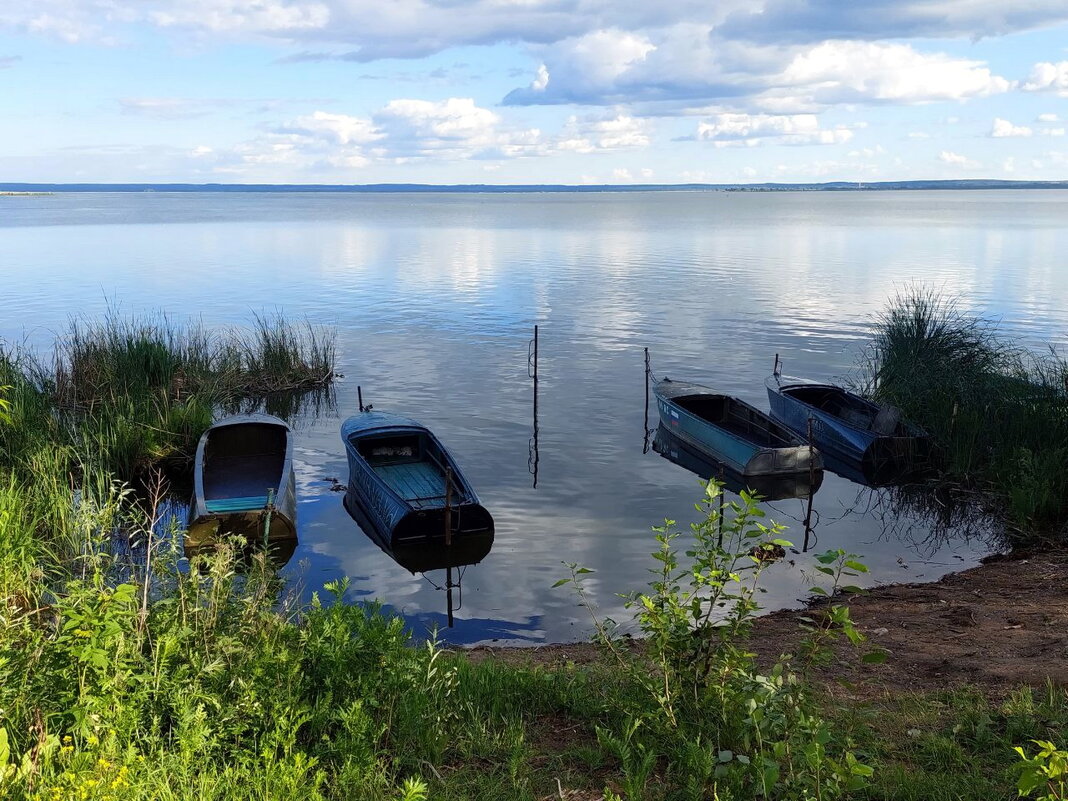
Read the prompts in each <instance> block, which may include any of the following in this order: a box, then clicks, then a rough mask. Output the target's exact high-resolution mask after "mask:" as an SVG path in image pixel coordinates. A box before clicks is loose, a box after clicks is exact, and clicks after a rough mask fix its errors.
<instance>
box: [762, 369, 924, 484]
mask: <svg viewBox="0 0 1068 801" xmlns="http://www.w3.org/2000/svg"><path fill="white" fill-rule="evenodd" d="M766 383H767V388H768V401H769V402H770V404H771V413H772V415H774V416H775V417H776V418H777V419H779V420H781V421H782V422H783V423H785V424H786V425H787V426H789V427H790V428H791V429H793V430H794V431H795V432H797V433H798V434H800V435H801V436H804V437H807V436H808V432H809V423H810V421H811V431H812V439H813V441H814V442H815V444H816V446H817V447H818V448H819V449H820V450H822V451H825V452H826V453H828V454H829V455H832V456H834V457H837V458H838V459H842V460H844V461H846V462H847V463H850V464H854V465H856V466H857V467H858V468H859V469H860V470H861V471H862V472H864V473H871V474H875V473H879V472H883V471H885V470H887V469H890V468H893V467H894V466H897V467H900V466H902V465H916V466H919V465H920V464H921V463H923V462H925V461H926V460H927V457H928V456H929V453H930V437H929V435H928V434H927V432H926V431H924V430H923V429H921V428H920V427H919V426H916V425H913V424H912V423H910V422H908V421H907V420H905V419H904V418H903V417H902V415H901V410H900V409H898V408H897V407H895V406H889V405H879V404H876V403H872V402H871V401H869V400H865V399H864V398H862V397H860V396H859V395H856V394H854V393H852V392H850V391H849V390H846V389H843V388H842V387H839V386H836V385H834V384H821V383H818V382H815V381H806V380H805V379H800V378H789V377H787V376H783V375H781V374H780V373H779V372H778V369H777V368H776V371H775V374H774V375H772V376H771V377H770V378H769V379H768V380H767V382H766Z"/></svg>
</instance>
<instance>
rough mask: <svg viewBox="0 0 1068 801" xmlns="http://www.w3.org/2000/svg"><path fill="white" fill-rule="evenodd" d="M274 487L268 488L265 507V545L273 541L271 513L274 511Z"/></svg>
mask: <svg viewBox="0 0 1068 801" xmlns="http://www.w3.org/2000/svg"><path fill="white" fill-rule="evenodd" d="M274 492H275V491H274V489H268V490H267V506H266V507H264V512H265V514H264V516H263V547H265V548H266V547H267V544H268V543H269V542H270V541H271V515H272V513H273V512H274Z"/></svg>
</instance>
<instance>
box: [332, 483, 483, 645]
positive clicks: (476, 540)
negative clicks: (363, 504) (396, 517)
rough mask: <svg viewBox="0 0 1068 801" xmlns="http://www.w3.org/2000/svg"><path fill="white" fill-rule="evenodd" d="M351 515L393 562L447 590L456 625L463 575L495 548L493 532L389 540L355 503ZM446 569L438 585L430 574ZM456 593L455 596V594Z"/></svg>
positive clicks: (348, 507) (449, 610)
mask: <svg viewBox="0 0 1068 801" xmlns="http://www.w3.org/2000/svg"><path fill="white" fill-rule="evenodd" d="M345 509H346V510H347V511H348V513H349V516H350V517H352V519H353V520H355V521H356V524H357V525H358V526H359V527H360V530H361V531H363V533H364V536H366V537H367V538H368V539H369V540H371V542H373V543H374V544H375V545H377V546H378V547H379V548H381V549H382V551H383V552H384V553H385V554H386V555H387V556H389V557H390V558H391V559H392V560H393V561H394V562H396V563H397V564H398V565H400V566H401V567H403V568H404V569H405V570H407V571H408V572H409V573H411V574H412V575H413V576H414V575H416V574H417V573H421V574H422V575H423V578H425V579H426V580H427V581H428V582H429V583H430V584H431V585H432V586H433V587H434V588H435V589H438V590H442V591H444V593H445V604H446V612H447V613H448V621H449V628H452V627H453V622H454V621H453V613H454V612H456V611H458V610H459V609H461V608H462V607H463V587H462V586H461V585H462V582H463V577H464V573H465V572H466V570H467V568H468V567H469V566H470V565H477V564H478V563H479V562H481V561H482V560H483V559H485V558H486V556H487V555H488V554H489V552H490V550H491V549H492V548H493V531H492V530H488V531H477V532H472V533H466V534H464V535H462V536H454V537H451V538H450V540H449V541H446V540H445V538H444V537H440V538H439V537H424V538H421V539H419V540H417V541H413V542H397V543H389V542H386V541H385V540H384V539H383V538H382V537H380V536H378V534H377V531H376V529H375V528H374V526H372V525H370V524H369V523H368V521H367V518H366V517H365V516H364V515H363V514H362V512H361V510H360V509H359V507H358V506H356V505H350V504H345ZM438 570H444V571H445V583H444V584H438V583H437V582H435V581H434V580H433V579H432V578H431V577H430V576H429V575H427V574H429V573H433V572H434V571H438ZM454 592H455V595H454Z"/></svg>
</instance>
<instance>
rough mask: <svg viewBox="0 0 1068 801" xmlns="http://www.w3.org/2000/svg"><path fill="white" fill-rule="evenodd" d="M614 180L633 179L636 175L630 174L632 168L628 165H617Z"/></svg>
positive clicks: (613, 175)
mask: <svg viewBox="0 0 1068 801" xmlns="http://www.w3.org/2000/svg"><path fill="white" fill-rule="evenodd" d="M612 180H613V181H633V180H634V176H633V175H631V174H630V170H628V169H627V168H626V167H616V169H614V170H612Z"/></svg>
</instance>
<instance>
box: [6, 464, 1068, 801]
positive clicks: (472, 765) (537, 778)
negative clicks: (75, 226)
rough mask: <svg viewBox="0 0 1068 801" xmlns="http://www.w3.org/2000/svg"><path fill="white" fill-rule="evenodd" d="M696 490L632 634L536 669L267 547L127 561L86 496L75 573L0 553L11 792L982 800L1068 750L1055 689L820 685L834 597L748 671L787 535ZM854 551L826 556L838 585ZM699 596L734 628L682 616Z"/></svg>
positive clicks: (9, 497) (112, 524)
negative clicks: (782, 648)
mask: <svg viewBox="0 0 1068 801" xmlns="http://www.w3.org/2000/svg"><path fill="white" fill-rule="evenodd" d="M25 492H26V490H25V488H21V487H19V486H17V485H11V486H10V487H9V488H8V490H7V494H6V495H5V494H3V493H0V542H2V543H3V544H5V545H12V544H16V543H19V542H22V543H32V541H33V537H34V531H33V526H34V520H33V515H32V514H26V513H25V510H27V509H29V508H32V505H33V504H32V502H31V501H29V500H27V499H26V498H25V497H24V493H25ZM707 500H708V501H709V502H710V503H711V504H712V507H713V508H709V507H707V506H706V510H707V511H708V512H709V514H708V518H707V520H706V521H705V523H704V524H702V529H703V530H695V531H694V532H691V533H688V534H687V535H686V537H685V547H687V548H688V549H690V550H692V551H693V552H695V553H696V561H697V566H696V567H694V568H691V567H685V568H682V567H679V566H678V564H677V563H676V561H675V556H674V554H675V545H676V544H678V543H679V540H678V538H677V537H676V535H675V533H674V531H673V530H672V529H671V528H670V527H669V528H667V529H665V531H663V532H661V535H660V536H661V538H662V539H661V543H660V545H661V547H660V549H659V550H658V551H657V559H656V562H655V564H656V565H657V566H658V568H660V570H661V572H660V575H659V576H657V577H655V578H654V580H653V581H652V583H651V584H650V587H649V588H647V590H646V591H645V592H644V593H639V594H636V595H634V596H632V600H633V602H634V606H633V608H634V609H635V612H636V614H637V616H638V618H639V622H640V624H641V625H642V627H643V630H644V633H645V634H646V636H647V639H646V641H645V643H644V645H642V646H637V645H635V644H633V643H630V642H628V641H626V640H625V639H616V638H614V637H612V636H611V634H610V630H609V629H608V628H603V630H604V631H605V632H606V633H607V635H608V636H607V637H606V638H605V639H604V640H603V641H602V647H601V649H600V650H599V651H598V652H597V653H598V655H597V656H595V657H594V658H593V659H586V660H581V661H572V660H570V659H568V658H566V656H564V657H563V658H561V659H558V660H556V661H555V662H554V663H552V664H539V663H538V662H537V661H536V660H535V659H534V658H530V659H529V661H526V660H524V659H523V657H518V658H513V659H508V660H504V659H497V658H482V659H477V660H475V659H471V658H469V657H468V656H467V655H466V654H465V653H462V652H461V653H450V652H447V651H444V650H442V649H441V648H439V647H438V646H436V645H434V644H433V643H431V644H430V645H425V644H424V645H417V644H413V642H412V641H411V640H410V639H409V636H408V633H407V632H406V631H405V630H404V625H403V622H402V621H401V620H400V619H398V618H395V617H390V616H387V615H384V614H382V613H381V612H380V611H379V610H378V609H377V608H375V607H374V606H373V605H372V606H351V605H346V604H343V603H339V602H338V599H339V598H340V597H341V596H342V595H343V593H344V591H345V584H344V583H343V582H339V583H337V584H332V585H328V586H327V587H326V588H325V589H324V591H323V594H322V596H321V599H317V600H315V601H313V602H311V603H309V604H299V603H296V602H295V601H294V600H293V599H291V598H288V597H287V596H286V595H285V594H284V593H283V592H282V588H281V587H280V586H279V584H278V581H277V579H276V578H275V576H274V574H273V572H272V571H270V570H269V569H267V567H266V565H265V564H264V562H263V558H262V556H259V557H257V558H256V559H255V560H254V562H253V565H252V567H251V568H246V569H244V570H243V571H242V572H241V573H238V572H236V571H235V569H234V566H235V563H234V559H235V553H234V551H233V550H230V549H228V548H223V549H221V550H220V551H219V552H217V553H216V554H215V555H214V556H213V557H212V558H211V559H210V560H205V561H203V562H202V563H201V564H200V565H199V566H198V567H194V569H191V570H188V571H182V570H179V569H177V568H178V566H179V565H178V559H179V557H180V555H181V553H180V546H179V541H178V540H177V539H171V538H160V539H159V540H158V541H157V544H156V545H155V546H154V548H153V552H152V553H153V558H152V559H151V561H149V560H146V559H144V558H143V556H144V555H143V554H141V555H137V556H136V558H131V554H130V553H129V551H128V550H127V549H126V548H125V547H124V543H126V542H128V541H129V540H131V539H132V540H133V541H135V542H140V543H145V542H146V541H147V536H146V535H147V529H148V528H149V527H150V526H151V524H152V513H151V511H150V512H149V513H148V514H147V515H145V513H144V512H143V510H142V509H141V508H140V507H133V506H130V505H129V504H128V503H126V501H125V500H124V499H123V497H122V493H121V491H120V490H119V489H118V488H115V487H112V488H110V489H107V490H105V491H104V492H103V494H100V495H95V494H87V495H85V496H83V497H82V499H81V502H80V503H79V504H78V505H77V507H76V509H75V510H74V511H73V512H72V516H71V518H70V520H69V525H70V527H71V535H72V537H75V538H76V537H81V538H82V540H83V541H82V547H81V551H80V556H79V558H78V559H77V560H76V561H75V562H74V563H73V565H72V567H71V569H69V570H68V571H67V572H65V573H63V574H61V575H52V576H50V577H46V576H44V575H43V573H42V572H41V571H37V570H34V569H33V567H32V562H33V558H32V545H27V548H29V549H30V550H24V551H23V554H22V557H21V560H22V563H23V570H22V571H21V572H19V571H17V570H14V571H13V570H12V568H13V566H15V565H17V564H18V563H19V560H18V559H16V556H15V555H14V551H15V549H13V548H8V547H4V548H0V564H2V565H3V570H2V571H0V576H2V577H3V583H2V584H0V587H2V589H3V599H2V600H3V606H2V608H0V797H3V798H5V799H13V801H24V800H27V801H28V800H30V799H33V800H34V801H37V800H38V799H40V800H41V801H50V800H51V799H98V800H99V801H107V800H110V799H115V801H118V800H119V799H123V800H124V801H125V800H126V799H146V800H147V799H198V801H202V800H203V799H219V801H231V800H232V799H250V801H251V799H286V800H287V801H288V800H289V799H308V800H309V801H313V800H314V801H318V800H319V799H381V800H382V801H394V800H395V799H408V800H409V801H414V800H415V799H422V798H430V799H500V798H508V799H529V800H530V801H534V800H535V799H549V798H553V799H560V798H563V799H570V800H571V801H574V799H607V800H608V801H613V799H627V801H639V800H641V799H645V800H646V801H675V800H676V799H694V800H695V801H696V800H697V799H723V800H724V801H726V799H734V800H735V801H740V800H741V799H757V798H775V799H826V800H827V801H830V799H837V798H855V799H872V801H874V800H875V799H916V801H919V799H925V800H929V801H942V800H943V799H944V801H951V799H952V800H953V801H960V799H967V800H969V801H970V800H971V799H975V801H980V799H981V800H982V801H988V800H989V799H1001V798H1003V799H1009V798H1013V797H1015V795H1016V792H1015V789H1014V788H1015V786H1016V781H1017V777H1018V776H1019V773H1020V772H1019V770H1018V768H1017V767H1016V765H1017V763H1019V761H1020V760H1019V758H1018V757H1017V756H1016V755H1015V754H1014V752H1013V750H1012V746H1014V745H1025V746H1028V750H1029V751H1033V750H1035V749H1034V748H1033V747H1030V746H1029V741H1030V740H1032V739H1043V740H1047V739H1049V740H1055V741H1057V742H1059V743H1062V744H1063V742H1064V736H1065V733H1066V732H1065V723H1066V722H1068V698H1066V695H1065V691H1064V689H1063V688H1053V687H1048V688H1045V689H1042V688H1039V690H1038V691H1036V692H1034V693H1032V692H1031V691H1030V690H1022V691H1020V692H1018V693H1015V694H1013V695H1011V696H1010V697H1008V698H1004V699H1000V698H991V697H988V696H986V695H984V694H981V693H978V692H974V691H969V690H966V689H964V690H955V691H938V692H927V693H915V694H903V695H896V696H895V695H889V696H883V695H879V694H877V693H876V694H872V693H871V692H868V693H862V694H859V695H854V694H852V693H849V692H846V693H843V692H842V689H841V688H840V687H837V688H836V687H835V686H834V685H833V684H832V685H829V686H824V685H823V684H822V683H820V682H819V681H816V680H814V679H813V678H812V677H810V676H809V673H808V670H809V667H810V666H811V665H821V666H823V669H824V670H827V669H829V667H830V666H829V665H828V664H827V662H828V655H829V652H828V651H827V650H826V649H825V648H823V647H822V644H823V643H825V642H826V641H827V638H833V637H835V636H836V635H837V637H838V638H839V639H841V638H847V639H848V638H849V637H851V636H853V635H855V634H857V632H855V631H853V630H852V629H851V627H850V625H849V619H848V614H847V612H846V611H845V609H844V607H841V606H837V605H836V604H834V603H833V602H832V603H831V604H829V605H828V606H825V607H824V608H823V610H822V612H820V613H816V612H814V613H813V614H812V617H811V618H810V620H811V623H810V624H809V625H808V631H806V632H804V633H803V636H802V637H800V638H799V640H798V643H799V645H798V648H796V649H794V653H795V656H794V657H784V658H781V659H778V660H773V661H772V664H771V665H769V666H767V667H766V669H759V668H758V667H757V663H756V662H755V661H754V659H753V658H752V656H751V655H749V654H748V649H747V637H748V636H750V634H751V623H752V618H751V613H752V611H753V606H754V603H753V599H754V598H755V597H756V593H757V592H758V588H759V583H760V577H759V572H760V570H761V563H762V562H763V561H764V560H762V559H759V558H758V559H757V560H756V561H753V560H752V559H750V558H749V556H748V555H749V554H751V553H752V552H753V549H754V548H756V549H757V553H759V552H760V551H761V550H762V549H763V545H765V544H767V543H769V542H770V541H771V540H772V539H776V538H778V537H780V536H781V535H782V534H783V532H782V531H781V530H779V529H772V528H765V529H761V528H760V526H761V525H764V523H762V522H761V519H760V516H759V512H758V510H756V509H755V507H754V508H748V507H742V508H740V509H735V510H734V514H736V515H740V516H741V518H742V521H741V523H740V524H739V523H728V524H727V525H725V531H726V533H727V540H728V541H729V542H730V543H731V546H732V547H730V548H726V549H723V550H722V551H721V550H719V549H718V548H714V547H711V544H710V542H709V537H710V536H715V535H716V534H718V528H719V526H718V521H717V520H716V518H715V515H714V507H715V503H714V502H715V500H716V498H715V495H714V494H713V495H710V496H709V498H708V499H707ZM729 514H730V512H729ZM732 519H736V518H734V517H733V516H732ZM142 547H143V546H142ZM844 556H847V555H836V554H828V555H827V559H826V561H824V562H823V563H822V565H824V566H826V567H827V568H828V570H830V571H831V573H832V574H833V575H831V576H828V577H827V578H828V582H829V583H830V584H832V585H833V584H838V583H840V582H841V581H844V580H848V577H847V573H848V572H850V568H849V567H848V565H847V563H848V562H852V561H853V560H852V559H849V558H843V557H844ZM702 565H703V566H702ZM26 567H29V570H28V571H27V570H26V569H25V568H26ZM586 576H587V573H586V572H584V569H583V568H578V567H577V566H576V568H575V574H574V578H575V579H576V580H578V581H580V582H581V581H582V580H583V579H584V578H585V577H586ZM664 577H667V581H666V582H665V581H664V580H663V579H664ZM698 584H700V586H701V587H702V588H703V589H701V593H702V597H706V596H704V593H708V592H711V593H712V594H714V595H716V597H718V599H719V600H720V601H722V602H724V603H725V604H726V607H725V608H726V610H727V612H728V615H727V625H725V626H707V625H705V623H704V622H703V621H705V620H707V619H708V616H707V614H706V613H707V608H706V607H705V606H704V605H703V604H699V605H698V606H700V610H699V611H696V612H695V607H694V604H693V601H694V600H695V599H694V598H692V597H690V596H688V593H689V592H690V591H691V590H694V589H695V588H696V587H697V585H698ZM561 591H567V589H566V588H563V589H562V590H561ZM605 625H606V624H604V623H602V626H605ZM850 632H852V634H851V633H850ZM861 645H862V646H864V645H865V644H864V643H861ZM891 658H893V656H891ZM861 699H863V700H861Z"/></svg>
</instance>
